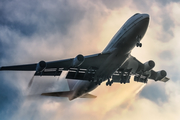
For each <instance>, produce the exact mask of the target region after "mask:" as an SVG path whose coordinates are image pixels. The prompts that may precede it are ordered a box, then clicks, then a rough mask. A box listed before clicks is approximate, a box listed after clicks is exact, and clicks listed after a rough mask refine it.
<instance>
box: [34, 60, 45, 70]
mask: <svg viewBox="0 0 180 120" xmlns="http://www.w3.org/2000/svg"><path fill="white" fill-rule="evenodd" d="M46 66H47V64H46V62H45V61H40V62H39V63H38V64H37V66H36V72H42V71H43V70H44V69H45V68H46Z"/></svg>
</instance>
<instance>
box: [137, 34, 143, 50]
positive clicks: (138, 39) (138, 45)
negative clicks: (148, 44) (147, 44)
mask: <svg viewBox="0 0 180 120" xmlns="http://www.w3.org/2000/svg"><path fill="white" fill-rule="evenodd" d="M141 38H142V37H141V36H140V35H138V36H137V37H136V40H137V43H136V47H142V43H140V40H141Z"/></svg>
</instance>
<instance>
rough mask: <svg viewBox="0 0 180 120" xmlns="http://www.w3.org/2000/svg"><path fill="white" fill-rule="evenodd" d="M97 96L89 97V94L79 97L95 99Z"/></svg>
mask: <svg viewBox="0 0 180 120" xmlns="http://www.w3.org/2000/svg"><path fill="white" fill-rule="evenodd" d="M96 97H97V96H95V95H91V94H85V95H83V96H81V97H80V98H96Z"/></svg>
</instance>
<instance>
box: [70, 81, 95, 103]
mask: <svg viewBox="0 0 180 120" xmlns="http://www.w3.org/2000/svg"><path fill="white" fill-rule="evenodd" d="M97 86H98V85H96V84H95V83H94V82H89V81H78V83H77V84H76V86H75V87H74V90H73V91H74V92H73V94H72V95H71V97H70V99H71V100H72V99H75V98H77V97H80V96H82V95H83V94H85V93H87V92H90V91H92V90H94V89H95V88H96V87H97Z"/></svg>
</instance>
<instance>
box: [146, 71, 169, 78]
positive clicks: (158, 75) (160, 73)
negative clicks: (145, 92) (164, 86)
mask: <svg viewBox="0 0 180 120" xmlns="http://www.w3.org/2000/svg"><path fill="white" fill-rule="evenodd" d="M166 75H167V73H166V71H165V70H161V71H158V72H155V71H151V75H150V76H149V78H150V79H154V80H161V79H163V78H164V77H166Z"/></svg>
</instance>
